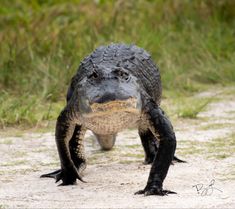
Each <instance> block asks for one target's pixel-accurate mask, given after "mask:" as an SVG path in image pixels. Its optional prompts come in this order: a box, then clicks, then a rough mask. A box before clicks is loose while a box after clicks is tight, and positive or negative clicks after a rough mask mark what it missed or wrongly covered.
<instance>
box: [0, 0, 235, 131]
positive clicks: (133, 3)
mask: <svg viewBox="0 0 235 209" xmlns="http://www.w3.org/2000/svg"><path fill="white" fill-rule="evenodd" d="M234 8H235V1H233V0H218V1H214V0H191V1H188V0H166V1H165V0H164V1H163V0H155V1H154V0H148V1H147V0H146V1H141V0H129V1H121V0H119V1H114V0H110V1H108V0H100V1H92V0H91V1H85V0H69V1H65V0H59V1H56V0H50V1H41V0H32V1H28V0H12V1H7V0H1V6H0V43H1V45H0V54H1V58H0V104H1V105H0V126H2V127H5V126H9V125H13V124H27V125H31V126H34V125H35V124H38V123H40V122H41V121H44V120H54V119H55V118H56V117H57V115H58V113H59V111H60V109H62V107H63V105H64V103H65V100H64V98H65V94H66V91H67V87H68V84H69V81H70V79H71V77H72V75H73V74H74V73H75V71H76V69H77V67H78V65H79V63H80V61H81V60H82V59H83V57H84V56H86V55H87V54H89V53H90V52H91V51H92V50H93V49H94V48H96V47H97V46H99V45H101V44H109V43H110V42H126V43H135V44H137V45H139V46H141V47H143V48H145V49H146V50H147V51H149V52H150V53H151V54H152V57H153V59H154V60H155V61H156V63H158V65H159V67H160V70H161V75H162V82H163V88H164V89H165V90H167V91H172V92H175V93H177V92H180V93H181V94H186V95H188V94H190V93H193V92H197V91H199V90H200V89H201V86H203V85H214V84H222V85H229V84H231V83H233V82H234V81H235V70H234V68H235V59H234V57H235V38H234V32H235V9H234ZM196 109H197V108H196ZM199 109H200V108H199ZM192 112H195V113H192ZM196 112H197V111H194V110H193V111H190V112H189V113H184V114H183V115H186V116H187V117H188V115H189V117H194V115H195V114H196Z"/></svg>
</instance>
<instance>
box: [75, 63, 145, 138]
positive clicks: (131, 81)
mask: <svg viewBox="0 0 235 209" xmlns="http://www.w3.org/2000/svg"><path fill="white" fill-rule="evenodd" d="M77 94H78V97H79V98H78V104H79V112H80V115H81V120H82V123H83V124H85V126H86V127H87V128H88V129H90V130H92V131H93V132H95V133H97V134H99V133H102V134H112V133H116V132H118V131H120V130H122V129H125V128H128V127H133V126H136V124H137V122H138V120H139V117H140V110H141V96H140V91H139V85H138V82H137V79H136V78H135V77H134V76H133V75H130V74H129V73H128V71H127V70H125V69H124V68H122V67H107V66H102V65H101V66H96V67H95V68H94V69H93V70H92V72H90V73H89V74H88V75H87V76H86V77H84V78H83V79H81V80H80V81H79V85H78V92H77Z"/></svg>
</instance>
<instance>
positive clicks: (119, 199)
mask: <svg viewBox="0 0 235 209" xmlns="http://www.w3.org/2000/svg"><path fill="white" fill-rule="evenodd" d="M219 91H220V90H217V91H212V92H204V93H201V94H199V95H196V96H197V97H198V98H200V97H217V99H216V100H215V101H214V102H212V103H210V104H209V105H208V106H207V108H206V109H205V110H204V111H203V112H201V113H200V114H199V116H198V119H177V120H176V121H174V127H175V132H176V136H177V139H178V147H177V151H176V155H177V156H178V157H180V158H183V159H186V160H187V161H188V163H185V164H175V165H173V166H171V167H170V170H169V173H168V176H167V178H166V180H165V182H164V187H165V188H166V189H170V190H173V191H176V192H177V194H175V195H173V194H172V195H168V196H164V197H160V196H148V197H144V196H142V195H140V196H139V195H134V193H135V192H136V191H138V190H139V189H143V188H144V186H145V184H146V181H147V178H148V174H149V169H150V166H146V165H143V164H142V161H143V158H144V155H143V150H142V147H141V145H140V140H139V138H138V134H137V131H135V130H126V131H124V132H122V133H120V134H119V135H118V138H117V143H116V146H115V148H114V149H113V150H112V151H109V152H102V151H100V150H99V146H98V145H97V143H96V141H95V140H94V138H93V136H92V134H91V133H90V132H88V133H87V134H86V153H87V157H88V166H87V169H86V171H85V173H84V180H86V181H87V183H81V182H78V184H77V185H75V186H66V187H58V186H56V184H55V183H54V180H52V179H40V178H39V176H40V175H41V174H43V173H45V172H50V171H53V170H54V169H57V168H59V162H58V156H57V151H56V148H55V141H54V134H53V133H24V134H23V135H19V136H6V135H5V134H3V133H2V134H1V135H0V156H1V162H0V167H1V170H0V208H1V209H2V208H235V194H234V188H235V155H234V150H235V129H234V128H235V125H234V124H235V97H234V94H233V93H234V92H235V91H234V88H233V89H231V92H233V93H231V92H230V91H228V90H226V91H225V92H226V95H224V94H223V93H222V94H220V92H219ZM215 95H216V96H215ZM11 135H12V134H11ZM13 135H14V134H13Z"/></svg>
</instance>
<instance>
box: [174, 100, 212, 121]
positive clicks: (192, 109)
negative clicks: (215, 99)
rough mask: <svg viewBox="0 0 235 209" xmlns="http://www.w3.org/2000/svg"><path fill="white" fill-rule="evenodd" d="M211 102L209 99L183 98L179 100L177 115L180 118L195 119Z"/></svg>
mask: <svg viewBox="0 0 235 209" xmlns="http://www.w3.org/2000/svg"><path fill="white" fill-rule="evenodd" d="M211 101H212V99H211V98H209V99H201V98H200V99H198V98H190V97H189V98H183V99H179V101H178V102H180V104H179V105H178V106H179V109H178V111H177V114H178V116H179V117H182V118H197V116H198V114H199V113H200V112H201V111H203V110H204V109H205V108H206V106H207V105H208V104H209V103H210V102H211Z"/></svg>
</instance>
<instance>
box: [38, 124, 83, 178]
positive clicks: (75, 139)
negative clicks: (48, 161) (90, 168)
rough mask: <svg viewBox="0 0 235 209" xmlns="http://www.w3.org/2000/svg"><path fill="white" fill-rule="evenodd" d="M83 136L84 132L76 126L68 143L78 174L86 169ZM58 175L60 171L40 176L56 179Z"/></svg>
mask: <svg viewBox="0 0 235 209" xmlns="http://www.w3.org/2000/svg"><path fill="white" fill-rule="evenodd" d="M84 134H85V130H84V129H83V128H82V127H81V126H80V125H76V126H75V128H74V132H73V135H72V138H71V139H70V141H69V151H70V155H71V158H72V161H73V163H74V165H75V166H76V168H77V170H78V172H79V173H81V172H82V171H83V170H84V169H85V168H86V158H85V150H84V144H83V138H84ZM60 173H61V169H58V170H56V171H53V172H51V173H47V174H43V175H41V178H44V177H48V178H54V179H57V178H58V176H59V175H60Z"/></svg>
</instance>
